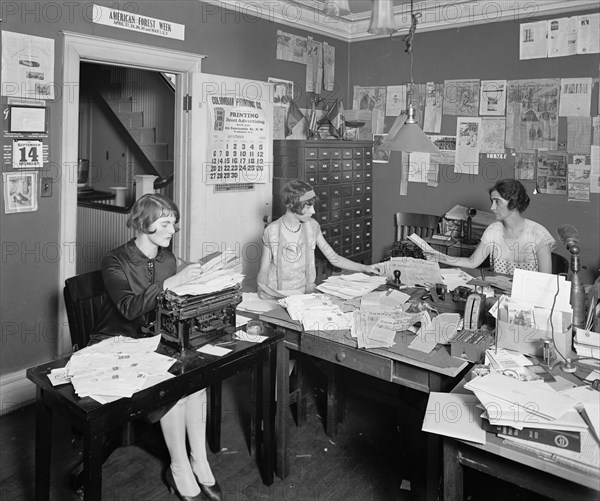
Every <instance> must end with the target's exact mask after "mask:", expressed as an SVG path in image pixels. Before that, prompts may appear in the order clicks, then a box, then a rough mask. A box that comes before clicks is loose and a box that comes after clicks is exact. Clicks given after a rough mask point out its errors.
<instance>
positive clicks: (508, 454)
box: [443, 433, 600, 501]
mask: <svg viewBox="0 0 600 501" xmlns="http://www.w3.org/2000/svg"><path fill="white" fill-rule="evenodd" d="M486 440H487V443H486V444H485V445H480V444H475V443H472V442H464V441H462V440H456V439H453V438H449V437H444V440H443V444H444V445H443V447H444V501H455V500H456V501H462V500H463V469H464V468H473V469H474V470H477V471H480V472H483V473H486V474H488V475H492V476H493V477H496V478H499V479H501V480H504V481H506V482H510V483H512V484H515V485H518V486H519V487H523V488H525V489H529V490H531V491H533V492H536V493H538V494H541V495H543V496H546V497H548V498H550V499H556V500H557V501H564V500H565V499H577V500H581V501H583V500H587V499H589V500H597V499H598V497H599V496H600V477H599V476H598V473H597V472H596V474H595V475H593V474H590V473H585V472H583V471H581V470H578V469H576V468H573V467H571V466H567V465H564V464H560V463H555V462H552V461H548V460H545V459H542V458H540V457H537V456H535V455H534V454H532V453H530V452H529V451H526V450H524V449H518V448H516V447H512V446H510V445H507V444H504V443H503V440H502V439H501V438H498V437H497V436H496V435H494V434H492V433H487V434H486Z"/></svg>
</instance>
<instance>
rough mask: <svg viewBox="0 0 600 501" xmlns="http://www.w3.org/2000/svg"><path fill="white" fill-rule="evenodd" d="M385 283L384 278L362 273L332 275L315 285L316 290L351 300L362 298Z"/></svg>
mask: <svg viewBox="0 0 600 501" xmlns="http://www.w3.org/2000/svg"><path fill="white" fill-rule="evenodd" d="M385 282H386V277H377V276H370V275H366V274H364V273H353V274H350V275H332V276H330V277H329V278H327V279H326V280H325V281H324V282H323V283H322V284H321V285H317V289H318V290H320V291H321V292H324V293H325V294H331V295H332V296H336V297H339V298H342V299H352V298H355V297H359V296H364V295H365V294H367V293H368V292H371V291H373V290H375V289H377V287H379V286H380V285H384V284H385Z"/></svg>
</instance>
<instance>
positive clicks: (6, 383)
mask: <svg viewBox="0 0 600 501" xmlns="http://www.w3.org/2000/svg"><path fill="white" fill-rule="evenodd" d="M34 400H35V385H34V384H33V383H32V382H31V381H29V379H27V377H26V375H25V371H24V370H22V371H19V372H13V373H12V374H6V375H4V376H1V377H0V416H2V415H4V414H8V413H9V412H11V411H14V410H16V409H18V408H19V407H23V406H25V405H27V404H30V403H32V402H33V401H34Z"/></svg>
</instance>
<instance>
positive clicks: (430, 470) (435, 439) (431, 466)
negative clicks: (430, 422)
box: [425, 374, 442, 501]
mask: <svg viewBox="0 0 600 501" xmlns="http://www.w3.org/2000/svg"><path fill="white" fill-rule="evenodd" d="M441 389H442V378H441V377H440V376H439V375H438V374H430V375H429V390H430V391H434V392H437V391H441ZM426 440H427V445H426V460H425V461H426V468H427V474H426V476H425V499H427V500H430V501H435V500H437V498H438V491H439V482H440V473H441V471H440V452H441V446H442V444H441V440H440V436H439V435H435V434H433V433H427V438H426Z"/></svg>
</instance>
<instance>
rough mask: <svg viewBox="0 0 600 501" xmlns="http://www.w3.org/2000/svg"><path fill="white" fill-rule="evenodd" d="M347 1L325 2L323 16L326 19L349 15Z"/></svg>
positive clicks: (329, 0) (326, 0)
mask: <svg viewBox="0 0 600 501" xmlns="http://www.w3.org/2000/svg"><path fill="white" fill-rule="evenodd" d="M348 2H349V0H325V5H324V6H323V14H325V15H326V16H327V17H339V16H345V15H346V14H350V4H349V3H348Z"/></svg>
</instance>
